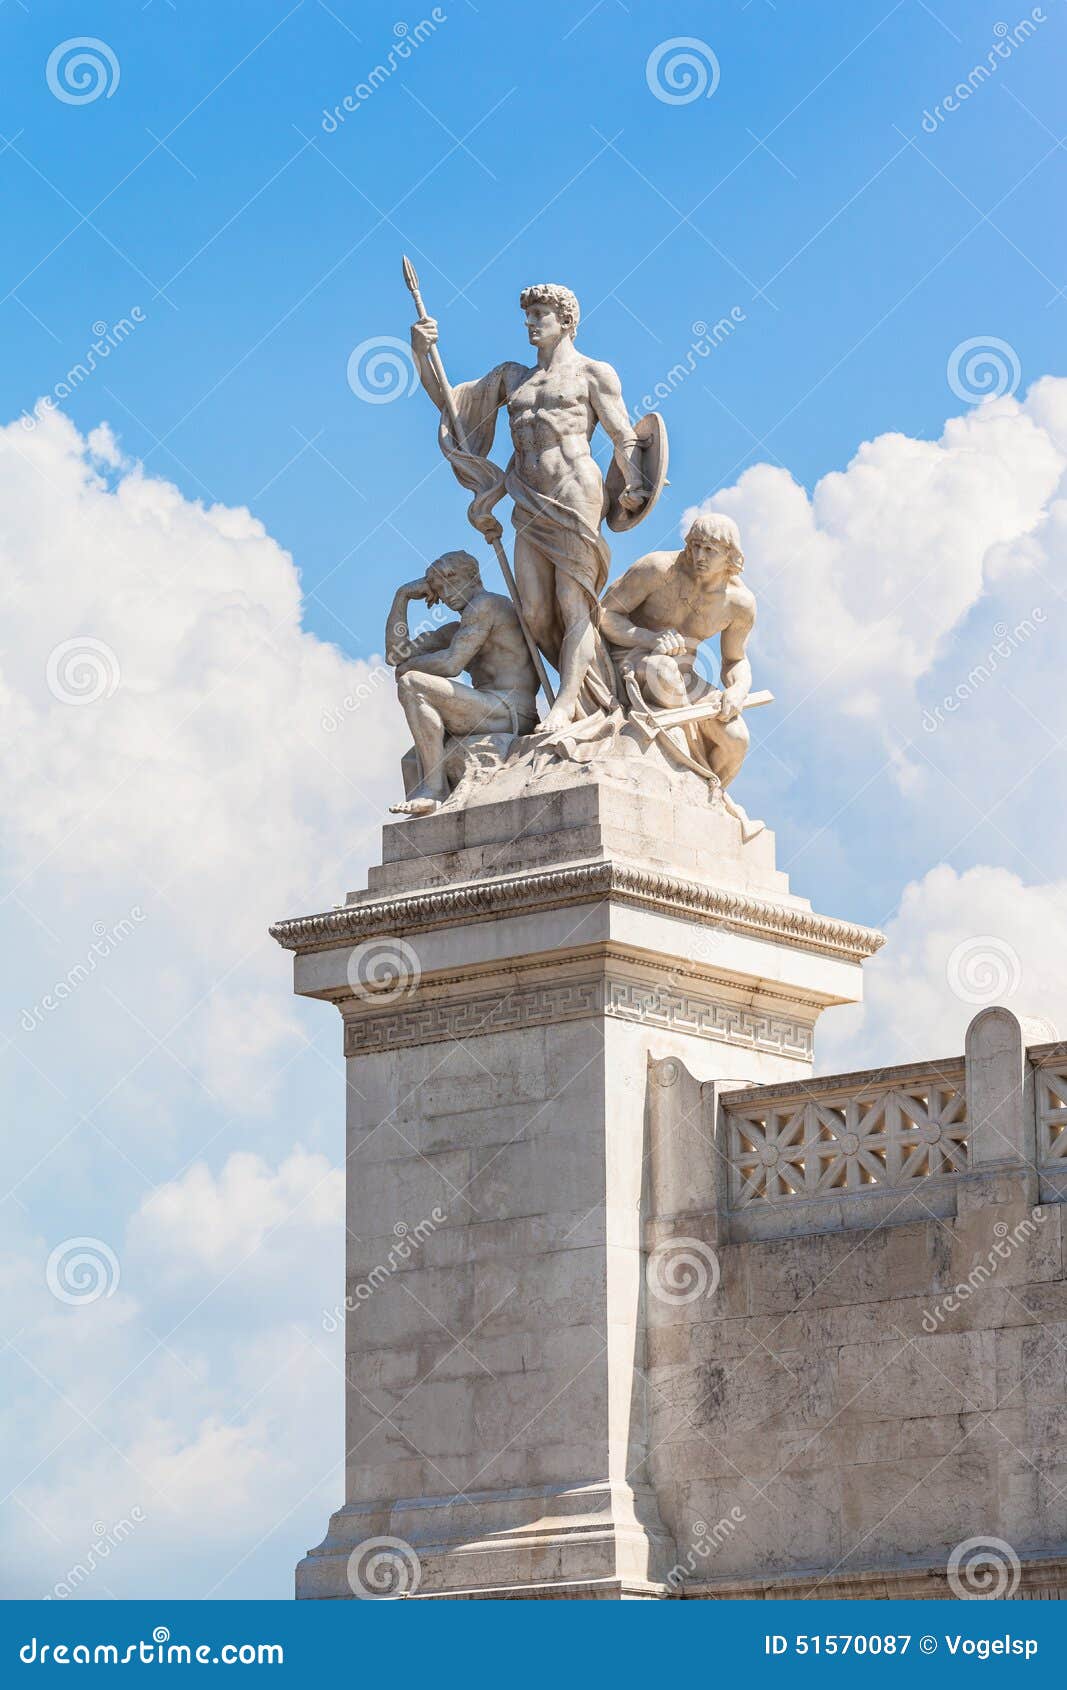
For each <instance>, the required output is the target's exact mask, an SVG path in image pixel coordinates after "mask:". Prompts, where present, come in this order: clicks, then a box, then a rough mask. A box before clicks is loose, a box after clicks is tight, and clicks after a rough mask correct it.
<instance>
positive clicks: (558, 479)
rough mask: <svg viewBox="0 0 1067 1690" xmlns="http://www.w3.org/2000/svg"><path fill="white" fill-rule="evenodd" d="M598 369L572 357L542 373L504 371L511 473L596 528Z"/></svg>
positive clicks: (600, 486)
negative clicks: (594, 437)
mask: <svg viewBox="0 0 1067 1690" xmlns="http://www.w3.org/2000/svg"><path fill="white" fill-rule="evenodd" d="M599 370H600V366H599V365H598V364H597V363H596V361H595V360H594V359H592V358H583V357H582V356H581V354H580V353H576V354H575V355H574V358H573V359H568V360H567V362H566V363H565V364H562V365H553V366H552V367H551V368H550V369H547V370H542V369H539V368H538V367H537V366H536V365H535V366H534V368H533V369H528V368H526V367H525V366H524V365H522V364H505V365H504V368H503V372H502V374H503V381H504V403H505V404H506V405H507V408H508V421H509V423H510V425H511V439H512V444H513V446H514V448H515V468H516V470H517V472H518V474H519V475H520V476H521V478H522V480H523V481H524V482H525V483H526V485H527V486H528V487H532V488H534V489H535V490H536V491H537V492H539V493H546V494H547V495H548V496H549V498H552V499H558V500H559V501H560V502H561V503H562V504H565V505H569V506H570V507H571V509H573V510H578V511H580V512H581V514H582V515H583V516H584V517H585V519H586V521H587V522H588V523H589V525H590V527H593V528H596V527H598V526H599V523H600V518H601V514H602V511H603V504H604V482H603V478H602V476H601V474H600V470H599V467H598V466H597V463H596V460H595V459H594V457H593V455H592V452H591V451H590V449H589V441H590V438H591V436H592V433H593V430H594V429H595V427H596V425H597V413H596V410H595V408H594V403H593V399H594V394H595V391H596V384H597V380H598V375H599Z"/></svg>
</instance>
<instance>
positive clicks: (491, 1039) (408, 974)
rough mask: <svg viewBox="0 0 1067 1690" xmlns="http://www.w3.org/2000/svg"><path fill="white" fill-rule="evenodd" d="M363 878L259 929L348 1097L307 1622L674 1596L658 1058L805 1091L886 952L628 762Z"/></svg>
mask: <svg viewBox="0 0 1067 1690" xmlns="http://www.w3.org/2000/svg"><path fill="white" fill-rule="evenodd" d="M693 798H699V799H700V801H699V802H693V801H691V800H692V799H693ZM369 880H370V884H369V886H368V889H367V890H366V891H364V892H359V893H356V894H353V895H352V896H351V897H350V898H349V901H348V902H347V903H346V904H345V905H344V906H342V907H340V908H338V909H335V910H333V911H330V912H327V913H325V914H322V915H314V916H307V917H301V918H298V919H296V920H293V921H287V922H283V923H280V924H279V925H278V926H277V927H276V928H274V929H273V930H272V931H273V932H274V934H275V937H276V938H277V939H278V940H279V941H280V943H282V944H283V945H285V946H286V947H287V948H289V949H291V950H293V951H295V952H296V953H297V954H296V990H297V991H298V992H300V993H303V994H305V995H307V996H311V997H319V998H325V999H328V1000H330V1001H332V1002H334V1003H336V1004H337V1006H338V1008H339V1009H340V1011H341V1014H342V1017H343V1022H344V1041H345V1053H346V1057H347V1073H348V1125H347V1170H348V1250H347V1285H346V1301H347V1341H346V1392H347V1416H346V1424H347V1432H346V1438H347V1444H346V1468H347V1480H346V1494H345V1502H344V1506H343V1507H342V1508H341V1509H340V1510H339V1512H338V1513H336V1514H335V1515H334V1516H333V1518H332V1520H331V1521H330V1524H329V1529H328V1532H327V1535H326V1538H325V1540H324V1542H323V1543H322V1544H321V1545H320V1546H319V1547H318V1548H317V1549H313V1550H312V1551H311V1552H310V1553H309V1554H308V1555H307V1556H306V1557H305V1559H304V1560H303V1561H302V1562H301V1563H300V1566H299V1568H298V1571H297V1595H298V1596H302V1597H332V1598H338V1597H340V1598H344V1597H349V1596H352V1595H353V1594H364V1593H371V1594H381V1593H382V1592H383V1591H384V1590H391V1593H394V1594H405V1593H406V1594H409V1595H415V1594H417V1595H418V1596H420V1597H427V1596H439V1595H449V1596H455V1595H463V1596H471V1597H478V1596H485V1595H496V1596H499V1595H503V1596H519V1597H545V1596H550V1597H567V1596H580V1597H590V1596H607V1597H612V1598H630V1597H655V1596H659V1595H662V1594H664V1593H665V1590H666V1588H667V1587H666V1586H665V1584H664V1580H665V1576H666V1573H667V1571H668V1569H669V1568H670V1567H671V1565H672V1562H673V1560H674V1554H675V1550H674V1545H673V1543H672V1541H671V1539H670V1538H669V1536H668V1534H667V1532H666V1531H665V1529H664V1526H663V1523H662V1519H661V1516H660V1509H659V1506H658V1503H657V1498H656V1495H655V1492H654V1490H653V1488H652V1484H651V1482H650V1477H649V1466H648V1462H647V1454H648V1441H649V1430H648V1423H649V1414H648V1407H647V1402H646V1380H645V1372H644V1366H645V1297H646V1292H645V1284H644V1279H645V1275H644V1265H645V1258H644V1249H645V1246H646V1236H645V1233H646V1227H647V1224H648V1222H649V1221H650V1219H652V1218H654V1216H653V1204H654V1201H655V1198H654V1190H655V1180H656V1170H655V1169H654V1168H653V1166H652V1165H651V1164H652V1155H651V1150H652V1146H651V1142H650V1126H649V1109H648V1104H647V1087H648V1064H649V1058H650V1056H652V1057H655V1058H656V1059H657V1060H658V1061H662V1060H664V1059H666V1058H671V1057H674V1058H676V1059H678V1060H679V1061H680V1062H682V1063H684V1064H685V1066H686V1068H687V1070H688V1071H689V1072H690V1073H692V1074H695V1075H698V1076H699V1077H700V1078H702V1079H704V1080H708V1081H722V1082H724V1083H732V1084H734V1085H737V1084H756V1083H762V1082H765V1081H766V1082H775V1081H778V1082H780V1081H783V1080H793V1079H800V1078H803V1077H804V1076H806V1075H807V1074H809V1073H810V1071H811V1060H812V1035H813V1031H814V1026H815V1022H816V1020H817V1018H818V1016H819V1014H820V1013H821V1011H822V1010H823V1009H824V1008H825V1007H826V1006H827V1005H830V1004H836V1003H846V1002H852V1001H855V1000H856V999H858V997H859V996H860V964H861V961H862V959H863V958H864V957H866V956H868V955H869V954H870V953H871V951H872V950H873V949H874V948H875V947H876V945H877V943H878V942H879V936H878V935H876V934H872V933H870V932H869V931H867V930H866V929H863V928H858V927H854V926H852V925H850V924H847V923H844V922H840V921H836V920H832V919H828V918H824V917H821V916H817V915H815V914H814V913H813V912H812V910H811V908H810V906H809V905H808V904H807V903H806V902H805V901H804V900H803V899H801V898H797V897H794V896H792V895H791V894H790V892H789V890H788V886H787V883H786V878H785V876H784V875H783V874H781V873H779V872H777V871H776V869H775V867H774V843H773V837H772V835H770V834H769V833H763V834H762V835H760V836H759V837H758V838H756V839H755V840H753V841H751V842H750V843H749V844H747V845H743V844H742V842H741V835H740V828H739V825H738V823H737V822H736V821H735V820H734V819H733V818H732V817H730V816H729V815H727V814H726V813H725V812H724V811H723V810H722V809H721V808H716V807H714V806H712V805H709V804H708V802H707V801H706V797H705V794H704V789H703V788H702V787H701V785H700V783H699V782H697V783H695V785H694V786H693V787H690V788H687V789H686V791H685V793H684V794H683V795H682V796H681V797H680V796H679V793H678V790H677V783H676V782H673V783H672V781H671V780H670V779H669V778H668V777H667V776H666V775H664V776H663V777H662V778H661V780H660V784H659V786H658V787H657V785H656V781H655V780H654V779H652V778H651V777H650V774H649V770H648V765H647V764H643V765H642V767H641V771H640V774H638V773H637V772H636V771H634V772H632V773H631V772H628V771H627V770H626V769H625V768H623V769H622V770H621V772H620V771H619V770H610V771H606V772H605V771H604V770H602V769H598V770H594V768H593V767H592V766H591V765H590V766H586V767H584V768H582V767H575V766H573V765H560V764H553V765H551V766H549V767H547V768H545V769H542V770H539V771H537V772H536V778H529V777H528V778H527V779H526V781H525V784H524V789H523V790H522V791H521V792H518V793H515V794H514V795H511V794H510V793H509V791H508V788H507V786H506V784H505V783H504V782H503V781H501V782H497V781H494V782H492V783H489V784H488V785H487V786H486V787H485V788H484V793H483V801H482V802H477V801H475V802H471V803H469V804H468V806H467V807H466V808H463V809H457V810H452V811H443V812H440V813H438V814H437V815H435V816H431V817H427V818H423V819H420V820H415V821H406V822H402V823H397V824H394V825H390V826H387V827H386V828H385V830H384V850H383V861H382V864H381V866H380V867H377V868H375V869H373V870H372V871H371V874H370V877H369ZM665 1157H669V1147H665V1148H664V1149H663V1150H662V1151H661V1152H657V1161H658V1162H663V1159H664V1158H665ZM381 1540H387V1541H386V1542H385V1543H384V1544H383V1543H382V1542H381ZM368 1586H369V1587H370V1588H369V1590H368Z"/></svg>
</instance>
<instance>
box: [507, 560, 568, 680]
mask: <svg viewBox="0 0 1067 1690" xmlns="http://www.w3.org/2000/svg"><path fill="white" fill-rule="evenodd" d="M515 585H516V587H517V588H518V592H519V603H520V604H521V605H522V614H523V618H524V620H525V622H526V626H527V627H528V628H529V630H530V633H531V634H532V636H533V640H534V644H535V645H536V646H537V648H538V650H539V651H542V652H543V653H544V655H545V656H546V657H547V658H548V661H549V662H550V663H551V664H552V665H553V666H554V667H558V666H559V648H560V641H561V639H562V630H561V628H560V622H559V615H558V613H557V609H556V566H555V564H554V563H553V562H552V559H551V558H550V557H547V556H546V555H545V553H544V552H543V551H542V550H541V548H540V546H538V545H535V544H534V542H533V541H532V540H531V539H530V538H529V537H528V536H527V535H526V534H524V533H523V531H522V529H521V528H518V529H516V532H515Z"/></svg>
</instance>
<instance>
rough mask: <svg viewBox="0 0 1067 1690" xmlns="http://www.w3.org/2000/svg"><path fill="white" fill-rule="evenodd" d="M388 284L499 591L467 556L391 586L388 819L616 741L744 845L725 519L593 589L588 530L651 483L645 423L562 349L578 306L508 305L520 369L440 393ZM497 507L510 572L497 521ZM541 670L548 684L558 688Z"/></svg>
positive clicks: (654, 469) (511, 366)
mask: <svg viewBox="0 0 1067 1690" xmlns="http://www.w3.org/2000/svg"><path fill="white" fill-rule="evenodd" d="M404 275H405V280H406V282H407V285H408V287H409V289H410V291H411V293H412V295H413V297H414V300H415V305H416V310H417V312H418V316H417V319H416V321H415V323H414V324H413V326H412V330H411V344H412V351H413V354H414V357H415V362H416V365H417V368H418V371H419V376H420V378H421V381H422V385H423V387H424V388H425V390H426V392H427V394H428V395H429V397H430V398H431V400H432V401H433V403H434V405H435V406H436V408H437V410H438V412H439V414H440V429H439V444H440V446H441V450H442V452H443V453H444V454H445V457H446V458H447V460H448V461H449V463H450V464H451V467H452V469H453V471H454V473H455V475H456V477H457V479H458V480H459V482H460V484H461V485H462V486H463V487H465V488H466V489H467V490H468V491H469V492H471V493H472V494H473V498H472V500H471V504H470V506H469V509H468V517H469V519H470V522H471V523H472V525H473V526H474V528H475V529H477V530H478V532H479V533H480V534H481V535H482V537H483V538H484V539H485V540H486V541H487V542H488V543H489V545H490V546H491V547H492V548H493V550H494V552H495V554H496V557H497V561H498V562H499V564H500V567H501V572H502V574H503V576H504V580H505V583H506V585H507V587H508V595H507V596H505V595H503V594H500V593H495V592H490V591H489V590H487V588H486V587H485V585H484V583H483V581H482V578H481V572H480V569H479V565H478V562H477V560H476V559H475V558H474V557H473V556H472V555H471V554H470V552H468V551H466V550H462V549H461V550H453V551H446V552H444V553H442V555H441V556H440V557H438V558H437V559H436V560H435V562H433V563H432V564H431V565H430V567H429V568H428V569H427V570H426V572H425V574H424V575H423V576H422V577H421V578H420V579H418V580H415V581H411V582H409V583H407V584H406V585H405V586H402V587H401V588H400V589H399V590H398V592H397V594H396V596H395V598H394V601H393V604H392V607H391V610H390V613H389V622H388V626H387V629H386V659H387V661H388V662H389V663H390V664H391V665H392V666H393V667H394V670H395V674H396V679H397V689H398V694H399V699H400V703H401V706H402V708H403V710H404V714H405V716H406V719H407V722H408V725H409V727H410V729H411V737H412V741H413V746H412V750H411V751H410V752H409V753H408V754H407V756H406V757H405V758H404V763H403V772H404V781H405V788H406V797H405V798H404V800H403V801H402V802H401V803H398V804H396V805H394V806H393V809H394V811H395V812H397V813H398V814H402V815H409V816H423V815H429V814H431V813H433V811H435V810H437V809H438V808H440V807H441V806H443V805H450V804H451V805H455V804H458V803H462V802H464V801H465V800H466V798H467V797H468V796H469V795H470V793H471V790H472V785H473V783H474V782H475V781H482V780H484V779H486V778H491V777H492V775H493V773H494V772H495V771H497V770H499V769H500V768H501V767H503V766H504V765H505V764H507V763H511V762H514V760H515V759H516V758H520V759H521V758H523V757H526V758H530V757H535V758H543V757H545V756H554V757H563V758H569V759H572V760H574V761H578V762H588V761H591V760H594V759H597V758H603V757H604V756H607V755H608V754H610V753H611V752H613V751H615V750H616V749H617V748H618V747H619V746H620V743H621V742H622V741H626V742H627V748H629V747H634V748H636V749H637V750H639V751H640V752H641V753H642V754H645V755H647V754H650V753H651V751H652V748H655V749H656V752H657V753H658V755H660V756H661V757H665V758H666V759H667V761H668V763H669V764H670V765H671V766H673V767H675V768H678V769H684V770H686V771H688V772H689V773H690V774H691V775H696V776H698V777H699V778H700V779H702V780H703V781H704V782H705V784H706V787H707V791H708V796H709V799H710V801H711V802H712V803H714V804H718V805H722V806H725V807H726V808H727V809H728V810H729V811H731V813H733V814H734V815H736V816H737V818H738V820H739V821H740V824H741V828H742V834H743V837H746V838H747V837H752V836H753V835H754V834H755V833H756V832H758V831H759V829H760V828H761V827H762V824H761V823H758V822H753V821H750V820H749V818H748V816H747V815H746V814H745V812H744V811H743V810H742V809H741V807H740V806H739V805H738V804H736V803H735V802H734V800H733V799H732V798H731V797H729V796H728V795H727V788H728V787H729V785H730V783H731V782H732V781H733V779H734V777H735V776H736V775H737V772H738V770H739V769H740V767H741V764H742V762H743V760H744V756H745V752H746V750H747V748H748V729H747V727H746V726H745V722H744V717H743V712H744V710H745V709H746V707H748V706H751V705H755V704H761V703H766V702H768V701H769V699H770V696H771V695H770V694H769V693H765V692H753V691H752V671H751V667H750V664H749V659H748V654H747V645H748V638H749V634H750V633H751V630H752V626H753V623H754V621H755V615H756V603H755V599H754V597H753V594H752V592H751V591H750V589H749V587H748V586H747V585H746V583H745V581H744V580H743V578H742V571H743V565H744V557H743V553H742V550H741V538H740V535H739V533H738V530H737V526H736V524H735V523H734V521H733V520H732V518H730V517H729V516H725V515H720V514H715V513H705V514H701V515H698V516H696V517H695V518H694V519H693V521H692V522H691V523H690V526H689V529H688V532H687V534H686V537H685V543H684V545H683V546H682V547H681V549H679V550H675V549H671V550H663V551H653V552H649V553H647V554H646V555H645V556H643V557H641V558H639V559H638V560H637V562H636V563H633V564H632V565H631V566H630V568H629V569H627V570H626V571H625V573H624V574H623V575H622V576H621V577H620V578H619V579H618V580H616V581H614V582H612V583H611V585H610V586H609V585H608V573H609V564H610V550H609V547H608V543H607V541H606V540H605V538H604V534H603V528H604V526H605V524H606V525H607V526H608V527H609V528H610V529H612V530H613V531H615V532H619V531H624V530H626V529H629V528H631V527H634V526H635V525H636V524H637V523H639V522H640V521H642V520H643V519H644V518H645V517H646V516H647V515H648V514H649V512H650V511H651V510H652V508H653V506H654V504H655V503H656V500H657V499H658V497H659V494H660V492H661V490H662V488H663V486H664V484H665V481H666V473H667V437H666V429H665V427H664V425H663V421H662V418H660V417H659V416H658V415H657V414H655V413H651V414H649V415H647V416H643V417H641V418H640V419H639V421H638V422H637V423H636V424H634V423H632V422H631V420H630V416H629V413H628V411H627V409H626V405H625V403H624V401H623V395H622V386H621V383H620V380H619V377H618V375H617V374H616V372H615V370H614V369H613V368H612V366H611V365H610V364H607V363H604V362H601V361H600V360H598V359H595V358H589V357H587V356H586V355H585V354H584V353H582V352H580V351H579V350H578V347H577V344H576V336H577V330H578V322H579V314H580V313H579V305H578V300H577V299H576V298H575V296H574V294H573V293H572V292H571V290H570V289H569V288H566V287H562V286H559V285H557V284H555V283H548V282H543V283H538V284H536V285H534V286H532V287H528V288H526V289H524V291H523V292H522V294H521V295H520V300H519V304H520V308H521V310H522V311H523V313H524V316H525V326H526V334H527V338H528V340H529V342H530V345H531V346H532V348H533V349H534V361H533V363H532V364H523V363H517V362H507V363H503V364H497V365H495V366H494V368H493V369H491V370H489V371H488V372H487V374H485V375H483V376H481V377H479V378H477V379H475V380H473V381H466V382H462V383H459V384H457V385H456V386H452V385H450V383H449V381H448V379H447V377H446V375H445V371H444V366H443V363H442V360H441V356H440V352H439V349H438V326H437V323H436V321H435V319H434V318H433V317H431V316H429V315H428V314H427V313H426V310H425V307H424V306H423V303H422V298H421V295H420V293H419V287H418V278H417V277H416V276H415V272H414V270H413V269H412V267H411V265H410V264H409V263H408V261H407V260H406V259H405V261H404ZM501 409H505V410H506V412H507V419H508V426H509V428H510V431H511V442H512V456H511V459H510V461H509V463H508V465H507V467H506V469H504V470H501V469H500V468H499V466H498V465H497V464H496V463H494V462H493V461H492V459H491V458H490V456H489V454H490V452H491V450H492V446H493V438H494V434H495V431H496V423H497V413H498V412H499V411H500V410H501ZM598 424H599V425H600V427H601V428H602V429H603V430H604V432H605V434H606V435H607V437H608V439H609V440H610V442H611V446H612V461H611V465H610V467H609V469H608V473H607V475H606V476H604V475H602V474H601V470H600V467H599V465H598V463H597V461H596V459H595V458H594V456H593V453H592V450H591V440H592V437H593V434H594V431H595V429H596V427H597V425H598ZM505 494H506V495H508V496H509V497H510V499H511V501H512V523H513V525H514V570H512V567H511V565H510V563H509V561H508V558H507V553H506V550H505V548H504V544H503V528H502V525H501V523H500V521H499V519H498V517H497V516H496V514H495V510H494V507H495V506H496V504H497V503H498V501H499V500H500V499H501V498H502V497H503V496H504V495H505ZM413 602H414V603H418V602H421V603H423V604H425V605H426V606H428V607H433V606H436V605H438V604H443V605H444V606H446V607H447V609H448V610H449V611H451V612H452V613H453V614H454V617H455V620H449V621H437V622H435V623H434V624H433V625H432V626H430V627H428V628H424V629H423V631H421V632H417V633H415V634H412V633H411V631H410V628H409V622H408V616H409V606H410V605H411V604H412V603H413ZM715 636H718V637H719V640H720V647H721V663H720V673H719V677H718V679H719V683H720V684H719V685H718V686H714V685H711V684H709V682H708V681H707V680H706V679H705V677H704V676H703V675H702V673H701V661H700V648H701V645H702V643H703V642H704V641H706V640H710V639H712V638H714V637H715ZM546 663H547V664H550V665H551V666H552V667H553V668H554V669H555V670H556V671H557V673H558V676H559V685H558V688H557V689H553V686H552V683H551V681H550V679H549V675H548V670H547V668H546ZM464 674H466V675H467V676H469V683H468V682H467V681H464V680H463V679H461V677H462V676H463V675H464ZM539 691H541V692H543V693H544V695H545V699H546V703H547V710H546V713H545V715H544V718H543V719H539V716H538V706H537V695H538V692H539Z"/></svg>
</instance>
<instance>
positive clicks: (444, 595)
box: [426, 552, 482, 610]
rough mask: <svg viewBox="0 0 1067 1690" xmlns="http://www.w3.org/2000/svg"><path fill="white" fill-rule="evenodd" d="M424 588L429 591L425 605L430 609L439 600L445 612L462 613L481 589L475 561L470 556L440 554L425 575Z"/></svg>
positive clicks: (464, 554)
mask: <svg viewBox="0 0 1067 1690" xmlns="http://www.w3.org/2000/svg"><path fill="white" fill-rule="evenodd" d="M426 585H427V586H428V587H429V589H430V597H429V598H428V600H427V603H429V604H431V605H433V604H436V603H437V602H438V600H441V601H443V602H444V603H445V604H447V606H448V608H449V610H462V609H463V606H464V605H465V604H466V603H467V602H468V600H469V599H470V598H472V597H473V595H474V594H475V593H476V592H479V591H480V589H481V585H482V575H481V570H480V569H479V568H478V559H477V558H476V557H472V556H471V554H470V552H442V554H441V556H440V557H439V558H435V559H434V561H433V563H431V565H430V567H429V569H428V570H427V571H426Z"/></svg>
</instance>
